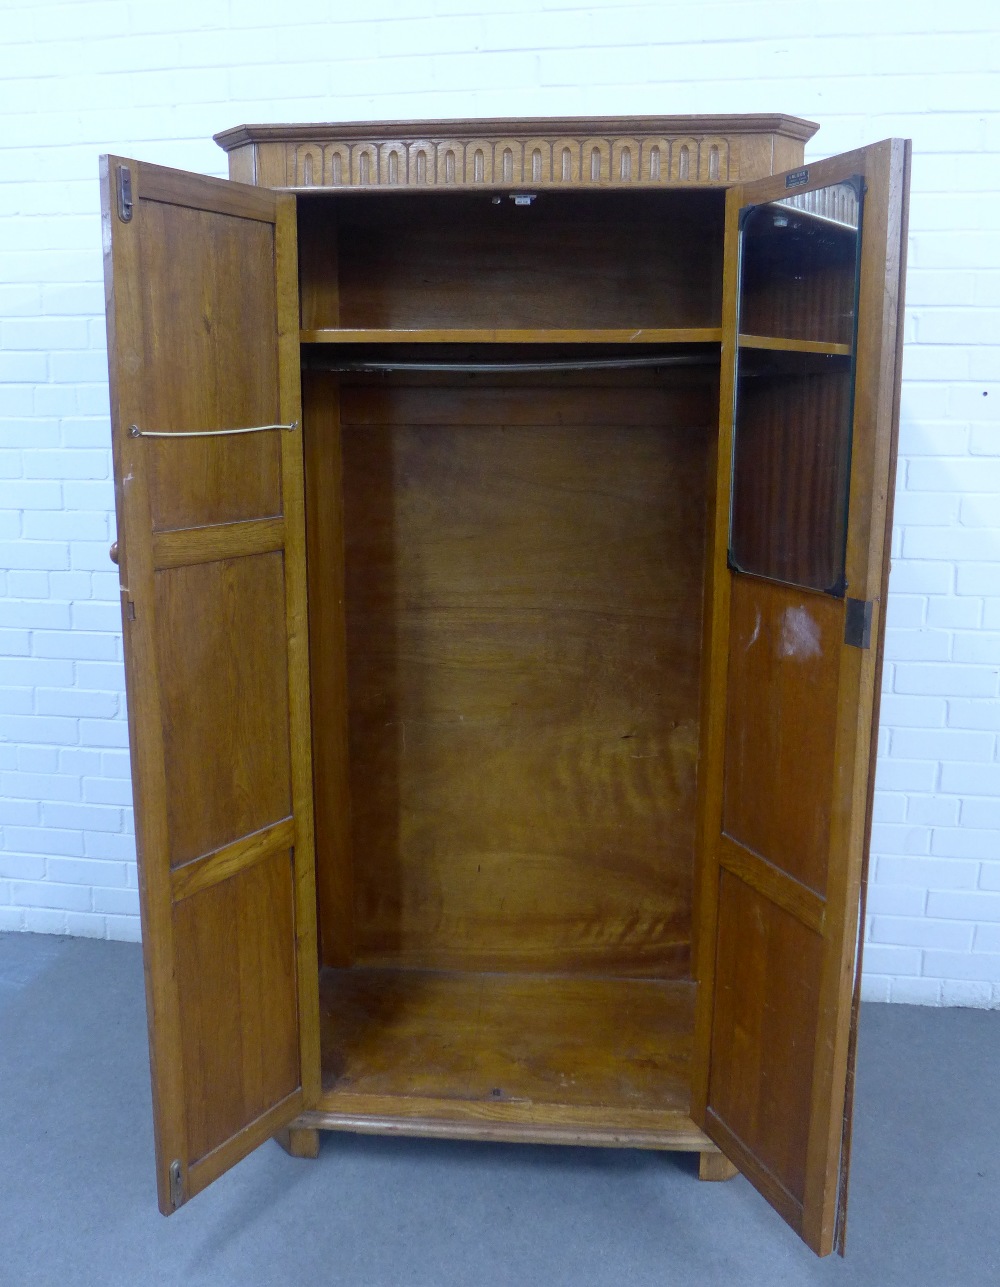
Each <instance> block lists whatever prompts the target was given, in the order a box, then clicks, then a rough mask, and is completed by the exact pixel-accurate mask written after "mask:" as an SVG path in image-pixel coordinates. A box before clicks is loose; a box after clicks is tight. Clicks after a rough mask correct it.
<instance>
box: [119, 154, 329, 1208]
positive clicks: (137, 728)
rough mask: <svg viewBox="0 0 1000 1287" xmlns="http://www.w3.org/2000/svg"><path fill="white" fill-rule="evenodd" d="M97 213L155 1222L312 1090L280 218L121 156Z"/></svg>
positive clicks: (290, 234) (290, 321)
mask: <svg viewBox="0 0 1000 1287" xmlns="http://www.w3.org/2000/svg"><path fill="white" fill-rule="evenodd" d="M102 197H103V218H104V230H105V239H104V240H105V272H106V286H107V304H108V354H109V367H110V375H111V406H112V434H113V446H114V458H115V488H116V503H117V511H118V551H119V559H118V561H119V571H120V576H121V593H122V619H123V629H124V647H125V667H126V685H127V695H128V713H129V732H130V745H131V756H132V775H133V782H134V788H135V815H136V847H137V851H138V862H139V889H140V907H141V914H142V933H143V951H144V959H145V967H146V989H147V998H146V999H147V1014H148V1021H149V1042H150V1065H151V1070H152V1081H153V1110H154V1122H155V1134H156V1166H157V1183H158V1191H159V1200H160V1209H161V1210H162V1211H163V1212H164V1213H169V1212H170V1211H173V1210H174V1209H175V1208H176V1207H177V1206H179V1205H180V1204H181V1203H182V1202H184V1201H186V1200H187V1199H188V1198H189V1197H191V1196H192V1195H193V1194H195V1193H197V1192H198V1191H199V1190H200V1189H202V1188H204V1187H205V1185H206V1184H208V1183H210V1182H211V1180H213V1179H215V1178H216V1176H218V1175H219V1174H221V1173H222V1171H224V1170H226V1169H227V1168H228V1167H229V1166H231V1165H232V1164H233V1163H234V1162H236V1161H238V1160H239V1159H240V1158H241V1157H243V1156H245V1154H246V1153H248V1152H249V1151H250V1150H251V1149H252V1148H254V1147H255V1146H256V1145H257V1144H259V1143H260V1142H261V1141H262V1140H264V1139H266V1138H267V1137H268V1136H269V1135H272V1134H274V1133H275V1132H276V1131H277V1130H279V1129H281V1128H283V1127H284V1126H287V1124H288V1123H289V1122H290V1121H291V1120H292V1119H293V1118H294V1117H296V1116H297V1114H298V1113H299V1112H300V1111H301V1110H302V1109H303V1108H304V1107H307V1106H308V1105H309V1104H310V1103H311V1102H312V1101H313V1100H314V1098H315V1096H316V1094H317V1093H318V1089H319V1075H320V1070H319V1049H318V977H317V976H318V971H317V958H316V913H315V888H314V886H315V875H314V854H313V821H312V790H311V758H310V727H309V671H308V653H307V643H306V625H305V615H306V603H305V553H304V527H303V480H302V442H301V431H300V426H299V422H300V419H301V412H300V409H299V374H298V367H299V361H298V308H297V287H296V256H295V203H294V198H293V197H290V196H287V195H278V194H276V193H273V192H269V191H264V190H261V189H255V188H244V187H242V186H241V185H239V184H232V183H227V182H223V181H220V180H215V179H207V178H203V177H201V176H198V175H189V174H183V173H180V172H176V171H170V170H164V169H162V168H160V167H157V166H150V165H145V164H140V163H137V162H135V161H127V160H123V159H120V158H117V157H108V158H104V159H103V160H102ZM233 430H236V431H238V432H232V431H233ZM247 430H249V431H250V432H246V431H247Z"/></svg>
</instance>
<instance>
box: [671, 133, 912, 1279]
mask: <svg viewBox="0 0 1000 1287" xmlns="http://www.w3.org/2000/svg"><path fill="white" fill-rule="evenodd" d="M908 171H909V148H908V144H905V143H903V142H900V141H898V140H890V141H887V142H885V143H879V144H876V145H875V146H873V147H870V148H865V149H862V150H861V151H858V152H854V153H850V154H848V155H846V156H842V157H835V158H833V159H831V160H828V161H823V162H820V163H818V164H816V165H815V166H809V167H806V168H803V169H801V170H798V171H793V172H790V173H789V174H787V175H776V176H774V177H773V178H769V179H765V180H761V181H759V182H755V183H750V184H745V185H743V186H741V187H737V188H734V189H731V190H730V192H729V193H728V195H727V223H726V275H725V285H724V296H725V298H724V330H723V354H722V390H721V403H720V405H721V408H722V413H721V418H720V436H719V449H718V470H717V482H716V493H715V502H714V516H713V530H714V538H713V539H714V547H713V552H712V556H711V566H710V573H709V594H708V601H707V618H706V625H707V640H706V643H707V646H706V654H705V658H706V660H705V674H704V685H703V689H704V693H705V697H704V701H705V712H704V719H703V723H702V729H703V735H702V745H701V775H700V787H699V850H700V852H699V879H698V909H699V911H698V926H697V939H696V943H695V960H696V974H697V978H698V981H699V998H698V1015H697V1031H696V1042H695V1046H696V1053H695V1069H696V1072H695V1084H694V1087H693V1115H694V1117H695V1119H696V1120H697V1121H698V1122H699V1124H700V1125H702V1126H703V1128H704V1130H705V1131H706V1132H707V1134H708V1135H709V1136H710V1137H711V1138H712V1139H713V1140H714V1141H715V1142H716V1143H717V1144H718V1145H719V1146H720V1148H722V1149H723V1151H724V1152H725V1153H726V1154H727V1155H728V1156H729V1157H730V1158H731V1160H732V1161H733V1162H734V1163H736V1165H737V1166H739V1167H740V1169H741V1170H742V1171H743V1172H744V1174H745V1175H746V1176H747V1177H748V1178H749V1179H750V1180H751V1182H752V1183H753V1184H754V1185H756V1187H757V1188H758V1189H759V1190H760V1191H761V1192H762V1193H763V1194H764V1196H765V1197H766V1198H767V1199H768V1200H769V1201H770V1202H771V1203H772V1205H773V1206H775V1207H776V1209H777V1210H778V1211H779V1212H780V1213H781V1214H782V1215H783V1216H784V1218H785V1219H786V1220H787V1221H788V1222H789V1224H791V1225H792V1227H793V1228H795V1229H796V1230H797V1231H798V1232H799V1233H800V1234H801V1236H802V1238H803V1239H804V1240H805V1241H806V1242H807V1243H808V1244H809V1246H810V1247H812V1248H813V1250H815V1251H816V1252H818V1253H819V1254H821V1255H825V1254H827V1253H828V1252H829V1251H831V1250H832V1248H833V1246H834V1243H835V1242H839V1245H840V1248H841V1250H842V1249H843V1236H844V1227H845V1225H844V1219H845V1211H846V1187H847V1164H848V1155H849V1142H850V1114H851V1087H852V1085H853V1061H854V1049H855V1039H856V1020H857V1000H858V988H857V985H858V980H859V978H860V965H861V948H860V936H859V930H860V926H861V925H863V912H864V908H863V890H864V882H865V872H866V866H867V855H868V842H869V836H870V830H871V799H872V786H873V776H874V767H875V751H874V747H875V735H876V730H877V725H878V692H879V686H880V677H881V641H882V631H883V623H884V602H885V591H886V588H887V579H888V542H889V533H890V531H891V518H892V516H891V498H892V488H893V482H894V471H895V452H896V428H897V423H898V391H899V352H900V347H901V331H902V275H903V273H902V255H903V250H904V247H905V230H906V189H907V180H908Z"/></svg>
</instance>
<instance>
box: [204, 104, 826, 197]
mask: <svg viewBox="0 0 1000 1287" xmlns="http://www.w3.org/2000/svg"><path fill="white" fill-rule="evenodd" d="M815 128H816V127H815V126H813V125H812V124H811V123H810V122H809V121H801V120H798V119H797V118H795V117H787V116H691V117H680V116H673V117H670V116H647V117H632V118H611V117H605V118H596V119H590V120H587V119H583V118H577V117H563V118H559V119H550V120H544V119H542V120H531V121H528V120H509V121H508V120H489V121H487V120H483V121H424V122H414V123H410V124H408V125H401V124H398V123H397V124H388V123H374V124H373V123H368V124H355V125H350V124H345V125H287V126H285V125H250V126H238V127H237V128H235V129H232V130H227V131H225V132H224V133H222V134H219V135H217V136H216V139H217V141H218V142H219V143H220V144H221V145H222V146H223V147H224V148H226V150H227V151H229V152H230V153H233V152H236V153H238V154H239V153H242V154H243V155H244V156H245V155H246V152H247V149H252V151H253V158H252V161H251V160H242V161H240V162H239V164H240V165H242V166H243V169H242V170H241V171H240V172H241V173H246V168H247V166H250V167H251V169H252V173H253V175H254V178H255V181H256V182H258V183H265V184H269V185H272V186H277V187H282V186H283V187H289V188H320V187H322V188H379V189H385V188H411V189H412V188H438V189H441V188H445V189H447V188H467V189H468V188H473V189H474V188H480V187H481V188H496V187H507V186H510V187H515V188H527V189H531V188H559V187H583V188H589V187H617V188H636V187H647V188H650V187H652V188H655V187H670V186H676V185H683V184H688V183H690V184H699V185H712V184H720V185H724V184H727V183H733V182H736V181H738V180H740V179H747V178H752V177H759V176H762V175H764V174H770V173H773V170H774V163H775V158H776V155H778V156H779V159H780V160H781V161H782V162H783V164H784V166H785V167H787V165H788V164H789V158H791V160H792V161H793V162H794V161H795V158H796V157H797V156H801V149H802V143H803V142H804V141H805V140H806V139H808V138H810V137H811V136H812V134H813V133H815ZM776 149H777V151H776Z"/></svg>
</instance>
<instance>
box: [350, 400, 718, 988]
mask: <svg viewBox="0 0 1000 1287" xmlns="http://www.w3.org/2000/svg"><path fill="white" fill-rule="evenodd" d="M712 405H713V404H712V401H711V396H710V394H709V393H708V390H707V386H705V385H703V386H702V388H701V391H700V393H699V391H698V390H697V389H696V388H694V389H689V390H688V391H687V392H683V391H680V392H678V391H674V392H671V391H670V390H668V389H662V388H657V387H655V386H648V385H647V386H646V387H640V388H638V389H629V388H628V387H625V388H615V387H605V388H584V389H579V388H575V387H574V385H573V384H572V383H571V382H565V383H564V384H563V385H562V386H561V387H558V388H553V387H552V386H551V384H549V385H548V387H546V384H545V382H544V379H543V380H539V381H537V382H536V386H535V387H531V386H528V387H516V386H514V387H503V386H502V385H501V386H498V387H489V386H487V387H482V386H481V384H477V383H469V382H465V383H463V384H461V385H460V386H458V387H455V386H454V385H452V386H449V385H447V384H440V383H439V384H437V385H434V386H425V387H413V386H400V387H391V388H390V387H386V386H385V385H384V384H382V383H379V384H377V385H375V386H372V387H366V386H355V387H351V388H347V387H345V388H344V390H343V396H342V406H341V420H342V429H341V432H342V436H343V452H344V495H345V550H346V560H347V579H346V601H347V664H348V687H349V704H350V712H349V747H350V794H351V814H352V849H353V870H354V876H353V883H354V889H355V896H354V920H355V924H354V944H355V959H356V960H357V961H359V962H364V963H367V964H369V965H374V964H384V965H388V964H406V965H408V966H423V967H435V968H448V969H474V970H482V969H504V970H510V969H517V970H541V971H546V970H582V971H586V972H590V973H604V972H613V973H616V974H621V975H632V976H637V975H643V976H653V977H684V976H686V974H687V971H688V963H689V942H690V939H689V930H690V897H691V882H692V850H693V814H692V804H693V798H694V778H695V747H696V745H697V723H698V684H699V673H698V667H699V648H700V631H701V625H700V618H701V594H702V557H703V549H704V507H705V497H704V483H705V477H706V457H705V453H706V435H705V432H704V417H705V416H706V415H707V414H710V410H709V408H710V407H711V406H712ZM678 412H680V413H682V414H684V418H683V419H681V418H680V417H679V415H678Z"/></svg>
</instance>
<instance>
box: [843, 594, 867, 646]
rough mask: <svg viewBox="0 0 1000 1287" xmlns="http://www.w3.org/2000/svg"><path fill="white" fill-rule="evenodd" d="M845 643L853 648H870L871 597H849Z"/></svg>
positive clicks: (845, 624)
mask: <svg viewBox="0 0 1000 1287" xmlns="http://www.w3.org/2000/svg"><path fill="white" fill-rule="evenodd" d="M844 643H845V644H850V646H851V647H852V648H870V647H871V643H872V601H871V599H848V600H847V612H846V614H845V617H844Z"/></svg>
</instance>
